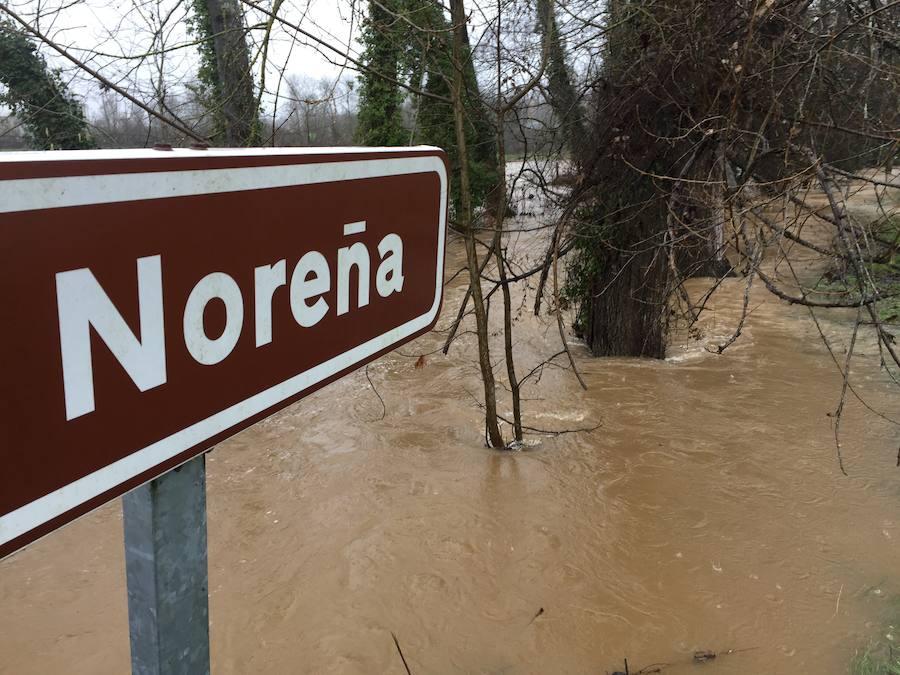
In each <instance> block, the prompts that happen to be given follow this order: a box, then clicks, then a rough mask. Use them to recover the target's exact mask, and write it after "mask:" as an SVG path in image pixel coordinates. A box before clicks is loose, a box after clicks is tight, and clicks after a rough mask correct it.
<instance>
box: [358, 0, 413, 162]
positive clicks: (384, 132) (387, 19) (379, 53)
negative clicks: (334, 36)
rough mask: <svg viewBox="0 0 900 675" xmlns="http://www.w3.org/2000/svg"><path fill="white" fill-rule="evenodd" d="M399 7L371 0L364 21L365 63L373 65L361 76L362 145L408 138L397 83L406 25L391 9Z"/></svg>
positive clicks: (389, 0) (404, 141)
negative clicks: (402, 24) (399, 24)
mask: <svg viewBox="0 0 900 675" xmlns="http://www.w3.org/2000/svg"><path fill="white" fill-rule="evenodd" d="M399 9H400V6H399V3H397V2H395V1H394V0H384V1H383V2H377V1H375V0H371V1H370V2H369V13H368V16H367V17H366V19H365V21H364V23H363V30H362V37H361V40H362V43H363V45H364V46H365V48H364V51H363V63H365V64H366V66H367V67H368V68H370V69H371V70H366V71H363V72H362V73H361V74H360V76H359V80H360V85H361V86H360V91H359V111H358V113H357V127H356V137H357V140H358V141H359V142H360V143H361V144H363V145H370V146H378V145H382V146H396V145H406V144H407V141H408V140H409V134H408V133H407V132H406V131H405V130H404V128H403V116H402V110H401V106H402V104H403V94H402V92H401V91H400V85H399V84H397V81H398V75H399V64H400V59H401V52H402V50H403V35H404V32H405V31H403V30H402V28H404V27H405V26H398V21H399V20H398V19H397V18H396V16H393V15H392V12H393V13H395V14H396V12H397V11H398V10H399ZM389 10H390V11H389ZM387 78H390V79H387ZM391 80H393V82H392V81H391Z"/></svg>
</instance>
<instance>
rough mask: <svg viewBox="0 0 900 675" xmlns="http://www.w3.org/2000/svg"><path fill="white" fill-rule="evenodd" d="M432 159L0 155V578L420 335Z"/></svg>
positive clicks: (437, 254)
mask: <svg viewBox="0 0 900 675" xmlns="http://www.w3.org/2000/svg"><path fill="white" fill-rule="evenodd" d="M446 214H447V169H446V160H445V156H444V154H443V153H442V152H441V151H440V150H437V149H434V148H410V149H381V150H371V149H365V150H362V149H360V150H356V149H352V148H351V149H341V150H330V149H326V150H318V149H317V150H298V149H277V150H276V149H272V150H246V151H240V150H227V151H212V150H209V151H203V150H182V151H172V152H164V151H155V150H134V151H132V150H129V151H89V152H54V153H49V152H39V153H3V154H2V155H0V250H2V261H3V263H2V265H0V292H2V312H3V330H2V331H0V353H2V354H3V355H4V369H3V384H2V387H0V460H2V470H0V557H2V556H3V555H6V554H9V553H11V552H12V551H15V550H16V549H18V548H20V547H22V546H24V545H25V544H28V543H30V542H32V541H34V540H35V539H36V538H38V537H39V536H41V535H43V534H46V533H47V532H50V531H51V530H53V529H55V528H57V527H59V526H61V525H63V524H65V523H67V522H69V521H71V520H73V519H74V518H76V517H77V516H79V515H81V514H83V513H86V512H87V511H89V510H90V509H92V508H95V507H96V506H99V505H100V504H102V503H104V502H106V501H108V500H110V499H111V498H113V497H116V496H118V495H121V494H123V493H125V492H127V491H128V490H129V489H131V488H133V487H135V486H137V485H139V484H141V483H144V482H146V481H148V480H150V479H152V478H154V477H156V476H159V475H160V474H162V473H164V472H165V471H168V470H169V469H171V468H173V467H175V466H177V465H178V464H180V463H182V462H184V461H186V460H188V459H189V458H191V457H193V456H195V455H197V454H199V453H200V452H202V451H203V450H205V449H207V448H209V447H210V446H211V445H213V444H214V443H217V442H218V441H221V440H222V439H224V438H227V437H228V436H231V435H232V434H234V433H235V432H237V431H239V430H240V429H243V428H245V427H247V426H249V425H251V424H253V423H254V422H257V421H258V420H260V419H262V418H264V417H266V416H267V415H270V414H272V413H273V412H275V411H277V410H279V409H281V408H283V407H285V406H287V405H288V404H290V403H292V402H294V401H296V400H298V399H300V398H302V397H303V396H306V395H307V394H309V393H311V392H313V391H315V390H316V389H318V388H320V387H322V386H324V385H325V384H327V383H329V382H332V381H334V380H336V379H338V378H339V377H341V376H342V375H344V374H346V373H348V372H350V371H351V370H353V369H355V368H357V367H359V366H360V365H361V364H364V363H367V362H369V361H371V360H373V359H375V358H377V357H378V356H380V355H382V354H384V353H385V352H387V351H389V350H391V349H394V348H395V347H397V346H398V345H400V344H402V343H404V342H406V341H408V340H411V339H413V338H415V337H417V336H419V335H421V334H422V333H424V332H426V331H428V330H429V329H430V328H431V327H432V326H433V325H434V323H435V321H436V319H437V316H438V312H439V310H440V304H441V289H442V278H443V266H444V238H445V228H446Z"/></svg>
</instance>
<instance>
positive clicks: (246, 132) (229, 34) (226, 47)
mask: <svg viewBox="0 0 900 675" xmlns="http://www.w3.org/2000/svg"><path fill="white" fill-rule="evenodd" d="M215 6H218V7H219V10H220V12H221V14H220V15H218V16H217V17H216V20H215V21H214V20H213V17H212V16H210V13H209V3H208V2H207V0H191V8H192V10H193V11H192V12H191V13H190V14H189V15H188V18H187V20H186V24H187V31H188V34H190V35H191V36H193V37H194V38H195V39H196V40H197V41H198V43H197V50H198V52H199V54H200V66H199V68H198V70H197V85H196V86H195V87H194V94H195V95H196V96H197V99H198V100H199V101H200V103H201V105H202V106H203V107H204V109H206V110H207V111H209V112H210V113H211V117H212V122H213V130H214V131H213V134H212V135H213V136H214V137H216V138H217V139H218V140H219V141H220V142H224V143H225V144H227V145H240V146H251V145H255V144H257V143H259V142H260V141H261V139H262V136H263V128H262V123H261V122H260V119H259V112H260V111H259V107H258V101H257V98H256V96H255V94H254V92H253V77H252V74H251V72H250V58H249V50H248V48H247V41H246V37H245V36H244V34H243V32H242V15H241V9H240V5H239V4H238V3H237V2H228V0H223V1H222V2H220V3H215ZM214 11H215V10H214ZM217 26H218V28H217ZM217 50H220V51H221V52H222V53H220V54H217ZM220 66H221V68H220ZM223 69H224V72H223Z"/></svg>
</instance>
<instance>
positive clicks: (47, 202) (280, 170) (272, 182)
mask: <svg viewBox="0 0 900 675" xmlns="http://www.w3.org/2000/svg"><path fill="white" fill-rule="evenodd" d="M416 149H418V150H422V149H426V148H416ZM427 149H428V150H434V149H435V148H427ZM390 150H391V151H394V152H396V151H397V149H396V148H391V149H390ZM344 151H345V152H351V151H356V152H360V151H361V149H349V148H348V149H346V150H344ZM365 151H366V152H368V149H365ZM114 152H116V154H113V153H109V152H100V153H96V152H95V153H93V154H85V153H83V152H69V153H62V152H60V153H41V154H42V155H44V157H42V158H47V157H46V155H51V157H50V158H53V157H52V155H56V156H57V157H61V156H64V155H65V156H67V157H65V158H67V159H87V158H100V159H112V158H116V157H122V158H125V157H127V158H130V159H135V158H138V157H140V158H145V157H148V156H154V157H156V156H158V155H159V153H158V152H156V153H154V154H152V155H148V154H146V152H135V151H125V152H120V151H114ZM147 152H151V153H152V152H153V151H147ZM2 154H4V155H6V154H7V153H2ZM8 154H9V155H13V154H15V155H19V159H20V160H21V159H31V157H28V156H27V155H28V154H30V153H8ZM196 154H199V153H196V152H195V153H191V155H192V156H196ZM216 154H217V155H218V156H223V154H222V153H216ZM255 154H263V153H259V152H244V153H232V152H229V153H228V156H231V155H235V156H248V155H255ZM273 154H275V155H285V154H322V153H318V152H291V153H289V152H276V153H273ZM75 155H78V156H77V157H76V156H75ZM179 155H180V156H182V157H183V156H185V155H184V153H179ZM431 172H434V173H437V174H438V176H439V177H440V181H441V203H440V214H439V218H438V247H437V257H436V260H435V268H436V271H435V297H434V303H433V304H432V306H431V308H430V309H429V310H428V311H427V312H426V313H425V314H422V315H421V316H418V317H416V318H415V319H412V320H410V321H408V322H406V323H405V324H403V325H401V326H398V327H397V328H393V329H391V330H390V331H388V332H386V333H384V334H382V335H379V336H378V337H375V338H372V339H371V340H369V341H367V342H365V343H363V344H361V345H359V346H357V347H354V348H353V349H351V350H349V351H347V352H344V353H343V354H339V355H338V356H335V357H333V358H331V359H329V360H328V361H325V362H324V363H320V364H319V365H317V366H314V367H312V368H310V369H309V370H306V371H303V372H302V373H298V374H296V375H294V376H293V377H290V378H288V379H287V380H285V381H284V382H281V383H280V384H276V385H274V386H272V387H269V388H268V389H265V390H264V391H261V392H259V393H258V394H255V395H253V396H251V397H250V398H248V399H245V400H243V401H241V402H240V403H236V404H235V405H232V406H230V407H228V408H226V409H224V410H222V411H220V412H218V413H215V414H214V415H211V416H210V417H207V418H206V419H203V420H201V421H199V422H195V423H194V424H192V425H190V426H189V427H187V428H185V429H182V430H181V431H178V432H176V433H174V434H172V435H171V436H168V437H166V438H163V439H161V440H159V441H156V442H155V443H152V444H151V445H148V446H147V447H145V448H141V449H139V450H136V451H134V452H132V453H131V454H129V455H128V456H127V457H123V458H122V459H120V460H117V461H115V462H113V463H112V464H109V465H107V466H105V467H103V468H101V469H98V470H97V471H94V472H93V473H90V474H88V475H87V476H84V477H82V478H79V479H78V480H76V481H74V482H72V483H69V484H68V485H64V486H63V487H61V488H59V489H58V490H54V491H53V492H51V493H49V494H47V495H45V496H43V497H41V498H39V499H36V500H35V501H33V502H30V503H29V504H25V505H24V506H21V507H19V508H18V509H16V510H14V511H11V512H9V513H7V514H6V515H3V516H0V543H4V544H5V543H6V542H8V541H11V540H13V539H15V538H16V537H19V536H21V535H23V534H26V533H28V532H30V531H31V530H33V529H35V528H37V527H39V526H40V525H42V524H44V523H46V522H48V521H50V520H52V519H53V518H56V517H57V516H60V515H62V514H64V513H66V512H67V511H70V510H71V509H73V508H75V507H77V506H79V505H80V504H84V503H85V502H87V501H89V500H91V499H93V498H95V497H97V496H99V495H101V494H103V493H104V492H106V491H108V490H111V489H113V488H115V487H116V486H118V485H121V484H122V483H124V482H126V481H128V480H130V479H132V478H134V477H135V476H138V475H140V474H141V473H144V472H145V471H149V470H151V469H153V468H154V467H156V466H159V465H160V464H162V463H163V462H165V461H167V460H169V459H171V458H172V457H175V456H177V455H178V454H180V453H182V452H184V451H185V450H187V449H188V448H190V447H193V446H195V445H199V444H201V443H203V441H205V440H207V439H209V438H212V437H213V436H215V435H217V434H220V433H222V432H223V431H226V430H227V429H230V428H231V427H233V426H235V425H237V424H240V423H241V422H243V421H244V420H247V419H249V418H251V417H253V416H254V415H256V414H258V413H260V412H262V411H264V410H266V409H268V408H270V407H272V406H274V405H277V404H278V403H281V402H282V401H284V400H286V399H288V398H290V397H292V396H295V395H296V394H299V393H301V392H303V391H305V390H307V389H309V388H310V387H312V386H314V385H316V384H318V383H319V382H321V381H323V380H325V379H327V378H329V377H331V376H332V375H334V374H335V373H338V372H340V371H342V370H345V369H347V368H350V367H352V366H354V365H355V364H357V363H359V362H361V361H363V360H364V359H366V358H368V357H369V356H371V355H372V354H375V353H377V352H379V351H382V350H384V349H387V348H388V347H391V346H392V345H394V344H396V343H398V342H400V341H401V340H403V339H404V338H406V337H408V336H410V335H412V334H413V333H415V332H417V331H419V330H421V329H422V328H425V327H426V326H427V325H428V324H430V323H431V322H432V321H433V320H434V318H435V317H436V315H437V312H438V310H439V308H440V304H441V291H442V288H443V281H444V279H443V269H444V266H443V264H442V263H443V259H444V239H445V234H446V225H447V223H446V219H447V171H446V167H445V166H444V162H443V161H442V160H441V159H440V158H439V157H436V156H433V155H432V156H424V157H390V158H385V159H366V160H355V161H347V162H340V161H338V162H324V163H321V164H292V165H286V166H259V167H241V168H230V169H204V170H187V171H161V172H148V173H133V174H107V175H96V176H64V177H55V178H26V179H15V180H7V181H0V213H11V212H16V211H26V210H34V209H48V208H61V207H67V206H84V205H88V204H110V203H114V202H125V201H134V200H145V199H166V198H170V197H181V196H190V195H203V194H215V193H221V192H240V191H245V190H262V189H266V188H276V187H288V186H294V185H312V184H317V183H331V182H335V181H349V180H360V179H365V178H377V177H388V176H402V175H408V174H416V173H431ZM60 386H61V385H60Z"/></svg>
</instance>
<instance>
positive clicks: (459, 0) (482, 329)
mask: <svg viewBox="0 0 900 675" xmlns="http://www.w3.org/2000/svg"><path fill="white" fill-rule="evenodd" d="M450 17H451V18H450V20H451V21H452V23H453V50H452V51H453V63H454V66H455V67H454V69H453V86H452V95H453V122H454V127H455V130H456V142H457V151H458V153H459V174H460V213H459V214H457V219H458V221H459V228H460V230H462V233H463V238H464V239H465V242H466V264H467V265H468V270H469V290H470V291H471V293H472V304H473V306H474V308H475V326H476V332H477V334H478V363H479V366H480V367H481V379H482V382H483V383H484V414H485V426H486V427H487V437H488V443H489V445H490V446H491V447H493V448H502V447H504V445H505V443H504V442H503V436H502V435H501V434H500V426H499V424H498V422H497V392H496V385H495V382H494V371H493V367H492V365H491V354H490V345H489V343H488V325H487V324H488V317H487V312H486V311H485V305H484V297H483V295H482V292H481V275H480V274H479V262H478V252H477V251H476V249H475V231H474V229H473V228H472V197H471V188H470V186H469V161H468V160H469V156H468V151H467V147H466V127H465V124H466V122H465V115H466V113H465V105H464V102H463V78H462V73H463V66H462V63H461V55H463V54H467V53H468V52H467V51H466V50H465V42H466V41H465V34H466V14H465V8H464V7H463V0H450Z"/></svg>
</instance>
